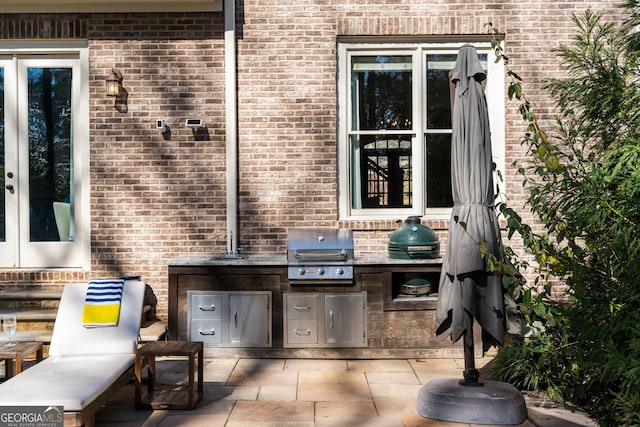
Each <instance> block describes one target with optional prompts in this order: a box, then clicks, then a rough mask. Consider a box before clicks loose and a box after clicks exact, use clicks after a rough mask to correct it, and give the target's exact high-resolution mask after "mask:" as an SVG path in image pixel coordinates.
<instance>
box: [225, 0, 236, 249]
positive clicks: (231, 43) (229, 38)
mask: <svg viewBox="0 0 640 427" xmlns="http://www.w3.org/2000/svg"><path fill="white" fill-rule="evenodd" d="M236 55H237V54H236V4H235V0H224V59H225V61H224V64H225V65H224V67H225V69H224V87H225V106H226V107H225V108H226V111H225V112H226V152H227V159H226V160H227V174H226V180H227V249H226V256H227V257H236V256H238V247H237V245H238V237H239V236H238V129H237V124H238V113H237V105H236V104H237V93H236Z"/></svg>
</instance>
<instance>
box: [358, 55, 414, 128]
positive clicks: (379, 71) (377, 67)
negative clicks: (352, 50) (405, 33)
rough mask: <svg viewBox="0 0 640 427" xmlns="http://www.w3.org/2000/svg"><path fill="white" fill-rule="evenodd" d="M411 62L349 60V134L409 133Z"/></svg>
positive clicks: (372, 58) (378, 58)
mask: <svg viewBox="0 0 640 427" xmlns="http://www.w3.org/2000/svg"><path fill="white" fill-rule="evenodd" d="M411 61H412V59H411V56H357V57H353V58H352V64H351V94H352V95H351V96H352V103H351V105H352V107H353V109H354V111H352V114H353V120H352V124H351V129H352V130H380V129H411V126H412V125H411V120H412V119H411V118H412V114H413V111H412V96H411V94H412V92H411V85H412V72H411V67H412V66H411Z"/></svg>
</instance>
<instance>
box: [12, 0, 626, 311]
mask: <svg viewBox="0 0 640 427" xmlns="http://www.w3.org/2000/svg"><path fill="white" fill-rule="evenodd" d="M617 3H618V2H612V1H529V2H523V1H517V0H473V1H462V0H437V1H424V0H391V1H390V0H360V1H358V0H347V1H344V0H341V1H336V0H323V1H314V2H310V1H294V0H278V1H276V0H269V1H264V0H246V1H244V2H240V4H239V5H238V14H237V23H238V29H239V39H238V61H237V62H238V63H237V65H238V74H237V76H238V85H237V86H238V117H239V120H238V140H239V142H238V144H239V160H238V164H239V191H240V196H239V214H240V236H239V237H240V241H239V247H240V248H241V249H243V250H244V251H245V252H251V253H257V252H260V253H270V252H279V253H282V252H283V251H284V248H285V244H286V233H287V229H288V228H290V227H301V226H305V227H312V226H327V227H334V226H340V227H348V228H352V229H354V230H355V236H356V248H357V251H359V252H384V251H386V244H387V240H388V237H389V234H390V233H391V231H392V230H394V229H395V228H396V224H395V222H394V221H380V220H377V221H339V220H338V209H337V205H338V195H337V179H338V178H337V164H336V155H337V152H336V151H337V144H336V134H337V122H336V110H337V99H336V42H337V40H339V39H340V38H341V37H352V36H358V37H360V36H371V37H386V38H389V37H395V36H403V37H418V38H420V37H424V38H427V37H432V36H437V37H440V39H446V37H447V36H477V35H481V34H484V33H485V32H486V29H485V28H484V24H485V23H487V22H492V23H493V24H494V25H495V26H496V27H497V28H499V29H500V30H501V31H502V32H504V33H505V46H506V49H507V52H508V54H509V56H510V58H511V65H512V67H513V69H514V70H515V71H516V72H517V73H518V74H520V75H521V76H522V77H523V78H524V80H525V82H526V89H525V90H526V92H527V94H528V95H529V97H530V99H531V101H532V102H533V105H534V107H535V109H536V111H537V112H538V114H539V115H540V118H541V119H542V122H543V123H544V124H550V123H551V122H552V119H553V112H554V106H553V103H552V102H551V101H550V100H549V98H548V97H547V96H546V95H545V94H544V92H543V91H542V84H543V81H544V79H545V78H547V77H552V76H562V73H563V70H562V66H561V64H559V62H558V60H557V58H556V57H555V56H554V54H553V53H552V52H551V50H552V48H553V47H555V46H556V45H557V43H559V42H569V41H570V39H571V37H572V35H573V33H574V26H573V24H572V22H571V14H572V13H573V12H579V11H581V10H584V9H585V8H587V7H592V8H594V9H602V8H606V9H607V14H608V17H609V18H612V19H620V14H621V12H620V10H619V9H617V8H616V4H617ZM223 20H224V17H223V13H202V14H199V13H170V14H169V13H166V14H165V13H149V14H125V13H123V14H60V15H53V14H20V15H13V14H4V15H3V14H0V40H2V41H5V42H10V41H12V40H41V41H45V40H66V39H76V40H77V39H80V40H87V41H88V46H89V74H90V76H89V80H90V90H89V95H90V100H89V107H90V121H91V122H90V153H91V210H92V212H91V224H92V225H91V246H92V248H91V271H87V272H74V271H66V270H65V271H55V270H54V271H45V272H43V271H20V270H15V271H13V270H4V271H2V272H0V283H49V284H54V283H55V284H61V283H65V282H69V281H73V280H85V279H87V278H89V277H97V276H105V275H120V274H140V275H142V277H143V280H145V281H146V282H148V283H149V284H150V285H151V286H152V287H153V289H154V291H155V294H156V296H157V298H158V303H159V304H158V313H159V314H160V315H161V316H165V315H166V307H167V305H166V303H167V302H166V294H167V267H166V263H167V261H168V260H169V259H170V258H172V257H174V256H176V255H178V254H183V253H187V252H193V253H196V252H213V253H220V254H222V253H223V251H224V249H225V248H226V193H225V191H226V183H225V171H226V165H225V162H226V160H225V102H224V100H225V88H224V53H225V52H224V21H223ZM459 38H460V37H458V39H459ZM112 67H113V68H117V69H118V70H120V71H121V72H122V74H123V76H124V81H123V85H124V88H125V90H126V92H127V103H126V108H124V106H120V107H122V108H114V105H113V100H112V98H108V97H106V96H105V95H104V79H105V77H106V75H107V74H108V72H109V70H110V69H111V68H112ZM516 108H517V106H516V105H515V104H514V103H510V102H507V109H506V115H507V116H506V165H507V168H508V166H509V165H510V164H511V163H512V162H513V161H514V160H520V159H523V158H524V157H525V150H524V149H523V148H522V147H521V146H520V143H519V141H520V136H521V135H522V132H523V126H524V124H523V123H522V121H521V120H520V119H519V116H518V114H517V110H516ZM160 117H163V118H165V120H166V123H167V125H168V126H169V128H170V131H171V136H170V138H164V137H163V135H162V134H161V133H160V132H159V131H157V130H156V129H155V119H157V118H160ZM190 117H193V118H202V119H204V121H205V125H206V130H203V131H200V132H196V133H194V132H192V130H191V129H188V128H186V127H185V126H184V120H185V119H186V118H190ZM506 179H507V183H506V187H507V193H508V195H509V198H510V199H511V202H512V205H513V206H514V207H515V208H517V209H520V208H521V207H522V204H523V202H522V200H523V190H522V188H521V185H520V179H519V178H517V177H515V175H514V173H513V171H510V170H509V169H508V170H507V178H506ZM524 216H525V218H527V215H526V214H525V215H524ZM427 225H429V226H431V227H432V228H434V229H436V230H437V231H438V233H439V234H440V236H441V237H442V239H443V240H444V239H445V238H446V229H447V226H448V224H447V221H432V222H428V223H427ZM512 245H515V246H516V247H517V246H518V245H517V243H514V244H512Z"/></svg>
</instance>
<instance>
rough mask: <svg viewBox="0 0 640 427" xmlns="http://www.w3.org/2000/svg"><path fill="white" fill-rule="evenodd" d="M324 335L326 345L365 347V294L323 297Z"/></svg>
mask: <svg viewBox="0 0 640 427" xmlns="http://www.w3.org/2000/svg"><path fill="white" fill-rule="evenodd" d="M324 305H325V307H324V309H325V319H324V320H325V333H326V343H327V344H328V345H339V346H345V347H349V346H351V347H353V346H362V345H366V334H365V331H366V329H365V322H366V317H365V316H366V310H365V307H366V294H365V293H361V294H332V295H325V303H324Z"/></svg>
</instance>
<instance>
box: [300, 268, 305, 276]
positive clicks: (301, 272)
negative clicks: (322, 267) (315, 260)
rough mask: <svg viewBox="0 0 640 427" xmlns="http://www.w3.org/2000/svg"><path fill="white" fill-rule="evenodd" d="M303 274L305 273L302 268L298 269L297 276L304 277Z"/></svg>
mask: <svg viewBox="0 0 640 427" xmlns="http://www.w3.org/2000/svg"><path fill="white" fill-rule="evenodd" d="M304 273H306V270H305V269H304V268H302V267H300V268H299V269H298V274H299V275H301V276H304Z"/></svg>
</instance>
